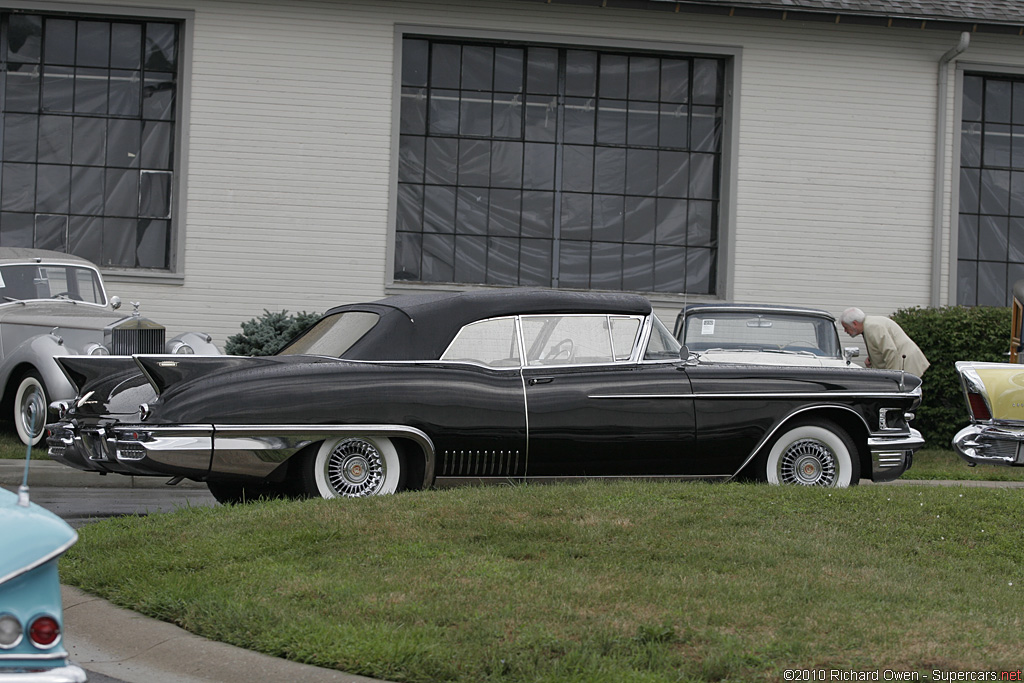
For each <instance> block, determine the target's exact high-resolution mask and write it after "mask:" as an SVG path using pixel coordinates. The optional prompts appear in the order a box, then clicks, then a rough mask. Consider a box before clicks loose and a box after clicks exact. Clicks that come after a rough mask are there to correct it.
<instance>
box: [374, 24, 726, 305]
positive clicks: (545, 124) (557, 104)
mask: <svg viewBox="0 0 1024 683" xmlns="http://www.w3.org/2000/svg"><path fill="white" fill-rule="evenodd" d="M402 50H403V52H402V56H403V60H402V62H403V63H402V97H401V102H402V104H401V128H400V130H401V142H400V148H399V171H398V201H397V207H398V209H397V226H396V228H397V230H396V243H395V264H394V265H395V280H396V281H402V280H408V281H419V282H451V283H468V284H474V283H475V284H494V285H530V286H543V287H564V288H584V289H586V288H592V289H607V290H632V291H643V292H674V293H682V292H687V293H695V294H713V293H715V287H716V270H717V268H716V262H717V257H718V222H719V219H718V214H719V177H720V174H721V170H720V169H721V150H722V116H723V90H724V88H723V81H724V68H725V67H724V61H723V60H721V59H717V58H706V57H699V56H682V55H664V54H637V53H629V54H626V53H621V52H611V51H603V50H588V49H577V48H560V47H550V46H537V45H518V44H478V43H466V42H455V41H452V40H450V39H433V38H411V37H410V38H406V39H405V40H404V41H403V46H402Z"/></svg>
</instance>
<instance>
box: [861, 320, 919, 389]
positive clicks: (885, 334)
mask: <svg viewBox="0 0 1024 683" xmlns="http://www.w3.org/2000/svg"><path fill="white" fill-rule="evenodd" d="M864 343H865V344H866V345H867V347H868V358H870V359H871V367H873V368H879V369H881V370H906V371H907V372H909V373H910V374H912V375H917V376H918V377H920V376H921V375H923V374H924V371H925V370H927V369H928V366H929V365H930V363H929V362H928V359H927V358H925V357H924V354H923V353H922V352H921V349H919V348H918V347H917V344H915V343H914V340H913V339H911V338H910V337H908V336H907V333H906V332H904V331H903V328H902V327H900V326H899V325H897V324H896V323H895V322H893V321H892V320H890V319H889V318H886V317H883V316H880V315H869V316H867V317H865V318H864ZM903 356H906V360H905V361H904V359H903Z"/></svg>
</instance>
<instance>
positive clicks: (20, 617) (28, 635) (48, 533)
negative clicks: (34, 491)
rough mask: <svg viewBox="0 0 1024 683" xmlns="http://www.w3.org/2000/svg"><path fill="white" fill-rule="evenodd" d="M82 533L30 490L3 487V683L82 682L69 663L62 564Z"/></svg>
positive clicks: (0, 613) (0, 509) (0, 599)
mask: <svg viewBox="0 0 1024 683" xmlns="http://www.w3.org/2000/svg"><path fill="white" fill-rule="evenodd" d="M77 540H78V534H77V533H76V532H75V530H74V529H72V528H71V527H70V526H68V525H67V524H66V523H65V522H64V520H62V519H61V518H60V517H58V516H57V515H55V514H53V513H52V512H50V511H49V510H45V509H43V508H41V507H39V506H38V505H36V504H34V503H31V502H29V500H28V493H27V491H26V492H25V493H24V494H21V495H19V494H15V493H12V492H10V491H8V490H6V489H3V488H0V683H15V682H17V683H80V682H81V681H85V680H86V675H85V671H84V670H83V669H82V668H81V667H78V666H76V665H74V664H72V663H71V662H70V661H68V653H67V650H65V649H64V645H63V643H62V642H61V640H62V639H61V632H62V630H63V627H64V616H63V610H62V608H61V599H60V580H59V579H58V577H57V560H58V558H60V556H61V555H63V554H64V552H65V551H66V550H67V549H68V548H70V547H71V546H72V545H74V543H75V541H77Z"/></svg>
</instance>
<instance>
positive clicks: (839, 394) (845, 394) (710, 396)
mask: <svg viewBox="0 0 1024 683" xmlns="http://www.w3.org/2000/svg"><path fill="white" fill-rule="evenodd" d="M907 396H910V394H909V393H900V392H892V393H875V392H859V391H810V392H784V391H783V392H763V393H724V392H723V393H717V392H707V393H699V394H698V393H694V394H591V395H590V396H589V397H588V398H598V399H601V398H615V399H626V398H641V399H680V398H687V399H694V400H698V399H699V400H716V399H759V400H760V399H800V400H808V399H822V398H825V399H829V400H832V399H835V398H860V399H891V398H906V397H907Z"/></svg>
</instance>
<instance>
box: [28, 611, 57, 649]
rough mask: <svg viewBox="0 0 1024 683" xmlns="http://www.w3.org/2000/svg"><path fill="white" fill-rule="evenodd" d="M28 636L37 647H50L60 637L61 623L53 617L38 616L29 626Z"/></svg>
mask: <svg viewBox="0 0 1024 683" xmlns="http://www.w3.org/2000/svg"><path fill="white" fill-rule="evenodd" d="M28 637H29V639H30V640H31V641H32V642H33V643H34V644H35V645H36V646H37V647H50V646H51V645H53V644H54V643H56V642H57V639H58V638H60V624H58V623H57V620H56V619H54V618H53V617H48V616H41V617H36V618H35V619H33V620H32V623H31V624H30V625H29V627H28Z"/></svg>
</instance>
